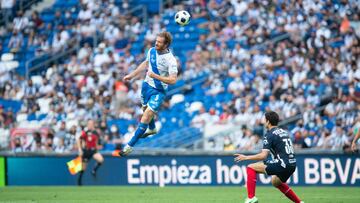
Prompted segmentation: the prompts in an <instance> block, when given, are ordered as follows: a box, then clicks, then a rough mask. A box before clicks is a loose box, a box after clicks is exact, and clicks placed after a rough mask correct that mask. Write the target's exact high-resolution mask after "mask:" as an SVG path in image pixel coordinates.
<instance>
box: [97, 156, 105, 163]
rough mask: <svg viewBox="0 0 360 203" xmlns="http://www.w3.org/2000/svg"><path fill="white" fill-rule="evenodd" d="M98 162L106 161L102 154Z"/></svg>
mask: <svg viewBox="0 0 360 203" xmlns="http://www.w3.org/2000/svg"><path fill="white" fill-rule="evenodd" d="M98 162H99V163H101V164H102V163H103V162H104V158H103V157H102V156H100V157H99V160H98Z"/></svg>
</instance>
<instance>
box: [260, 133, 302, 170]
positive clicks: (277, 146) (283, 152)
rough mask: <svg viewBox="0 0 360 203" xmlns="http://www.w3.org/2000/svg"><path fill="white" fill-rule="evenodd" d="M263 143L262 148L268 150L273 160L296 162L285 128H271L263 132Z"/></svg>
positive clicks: (288, 162) (284, 162)
mask: <svg viewBox="0 0 360 203" xmlns="http://www.w3.org/2000/svg"><path fill="white" fill-rule="evenodd" d="M263 143H264V146H263V149H267V150H270V152H271V155H272V158H273V161H274V162H280V163H281V164H291V165H293V164H296V159H295V155H294V148H293V145H292V142H291V139H290V137H289V133H288V132H287V131H286V130H283V129H281V128H279V127H274V128H272V129H271V130H269V131H268V132H267V133H266V134H265V136H264V139H263Z"/></svg>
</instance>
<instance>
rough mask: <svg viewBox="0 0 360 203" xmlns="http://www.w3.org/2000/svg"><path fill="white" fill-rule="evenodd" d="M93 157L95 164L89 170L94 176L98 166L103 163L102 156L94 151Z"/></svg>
mask: <svg viewBox="0 0 360 203" xmlns="http://www.w3.org/2000/svg"><path fill="white" fill-rule="evenodd" d="M93 158H94V159H95V161H96V165H95V167H94V168H93V170H92V171H91V174H92V175H93V176H94V177H96V172H97V170H98V169H99V168H100V166H101V165H102V164H103V163H104V157H103V156H102V155H101V154H100V153H99V152H97V153H95V154H94V155H93Z"/></svg>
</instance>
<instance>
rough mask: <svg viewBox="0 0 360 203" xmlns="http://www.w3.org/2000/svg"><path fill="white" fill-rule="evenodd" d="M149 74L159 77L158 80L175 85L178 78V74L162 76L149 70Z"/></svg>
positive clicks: (152, 76) (155, 77)
mask: <svg viewBox="0 0 360 203" xmlns="http://www.w3.org/2000/svg"><path fill="white" fill-rule="evenodd" d="M147 75H148V76H149V77H151V78H154V79H157V80H160V81H161V82H163V83H166V84H169V85H173V84H175V83H176V80H177V76H176V75H170V76H167V77H166V76H161V75H158V74H156V73H154V72H152V71H149V72H148V73H147Z"/></svg>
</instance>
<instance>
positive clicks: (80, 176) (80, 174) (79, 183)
mask: <svg viewBox="0 0 360 203" xmlns="http://www.w3.org/2000/svg"><path fill="white" fill-rule="evenodd" d="M83 174H84V171H80V172H79V176H78V185H82V176H83Z"/></svg>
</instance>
